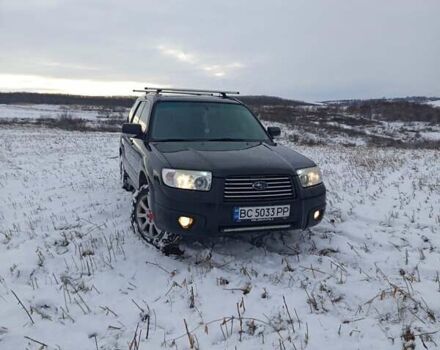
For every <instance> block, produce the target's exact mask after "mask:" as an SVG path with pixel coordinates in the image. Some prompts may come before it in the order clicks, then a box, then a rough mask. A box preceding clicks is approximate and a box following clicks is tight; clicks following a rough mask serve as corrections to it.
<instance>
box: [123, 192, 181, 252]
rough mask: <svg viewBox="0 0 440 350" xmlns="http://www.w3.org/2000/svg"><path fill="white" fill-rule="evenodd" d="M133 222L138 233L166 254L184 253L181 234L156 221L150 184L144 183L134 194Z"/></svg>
mask: <svg viewBox="0 0 440 350" xmlns="http://www.w3.org/2000/svg"><path fill="white" fill-rule="evenodd" d="M131 224H132V226H133V230H134V231H135V233H136V234H139V236H140V237H141V238H142V239H144V240H145V241H146V242H147V243H149V244H151V245H152V246H154V247H156V248H157V249H159V250H160V251H161V252H163V253H164V254H165V255H182V254H183V251H182V250H181V249H180V247H179V242H180V236H178V235H176V234H174V233H171V232H168V231H164V230H160V229H159V228H158V227H157V226H156V225H155V223H154V213H153V211H152V210H151V205H150V190H149V185H148V184H146V185H142V186H141V187H140V188H139V190H138V191H136V192H135V193H134V194H133V206H132V210H131Z"/></svg>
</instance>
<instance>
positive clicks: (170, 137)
mask: <svg viewBox="0 0 440 350" xmlns="http://www.w3.org/2000/svg"><path fill="white" fill-rule="evenodd" d="M150 136H151V139H152V140H153V141H268V137H267V134H266V132H265V131H264V129H263V127H262V126H261V125H260V123H259V122H258V121H257V120H256V118H255V117H254V116H253V115H252V114H251V112H250V111H249V110H248V109H247V108H246V107H244V106H242V105H240V104H235V103H234V104H233V103H219V102H181V101H178V102H177V101H166V102H165V101H163V102H158V103H157V104H156V106H155V109H154V114H153V120H152V128H151V134H150Z"/></svg>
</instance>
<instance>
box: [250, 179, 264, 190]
mask: <svg viewBox="0 0 440 350" xmlns="http://www.w3.org/2000/svg"><path fill="white" fill-rule="evenodd" d="M252 188H253V189H254V190H257V191H263V190H265V189H266V188H267V182H266V181H256V182H254V183H253V184H252Z"/></svg>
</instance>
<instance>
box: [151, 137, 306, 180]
mask: <svg viewBox="0 0 440 350" xmlns="http://www.w3.org/2000/svg"><path fill="white" fill-rule="evenodd" d="M150 145H151V147H152V150H153V152H155V153H156V152H157V153H159V154H160V155H161V156H162V157H164V158H165V160H166V161H167V162H168V166H169V167H170V168H174V169H186V170H207V171H211V172H212V173H213V175H214V176H219V177H222V176H231V175H251V174H253V175H258V174H262V175H264V174H291V173H292V172H294V171H295V170H297V169H301V168H307V167H311V166H314V165H315V163H313V162H312V161H311V160H310V159H308V158H307V157H305V156H303V155H301V154H299V153H298V152H295V151H293V150H292V149H290V148H287V147H285V146H282V145H279V144H273V145H271V144H267V143H264V142H156V143H152V144H150ZM158 156H159V155H158Z"/></svg>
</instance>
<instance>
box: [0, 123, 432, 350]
mask: <svg viewBox="0 0 440 350" xmlns="http://www.w3.org/2000/svg"><path fill="white" fill-rule="evenodd" d="M118 137H119V136H118V134H112V133H98V132H94V133H85V132H68V131H60V130H56V129H43V128H31V127H6V126H1V128H0V349H24V348H26V349H43V348H46V349H131V350H133V349H159V348H164V349H167V348H171V349H189V348H191V347H193V348H200V349H234V348H236V349H329V350H332V349H371V348H374V349H413V348H412V347H411V344H412V343H413V342H414V344H415V347H416V349H422V348H424V347H427V348H429V349H431V348H434V347H437V346H439V345H440V322H439V318H440V277H439V271H440V248H439V246H440V229H439V227H440V161H439V153H438V151H426V150H401V149H393V148H387V149H378V148H377V149H375V148H366V147H356V148H343V147H338V146H328V147H297V146H295V145H291V146H292V147H294V148H296V149H297V150H299V151H300V152H303V153H304V154H306V155H308V156H310V157H311V158H312V159H314V160H315V161H316V162H317V163H318V164H319V165H320V166H321V168H322V169H323V173H324V176H325V182H326V185H327V188H328V211H327V214H326V217H325V219H324V221H323V223H322V224H320V225H319V226H317V227H315V228H312V229H310V230H307V231H305V232H298V231H295V232H285V233H283V234H274V235H269V236H265V237H257V236H252V237H250V236H246V235H237V236H233V237H228V238H224V239H221V240H217V241H208V240H207V241H204V242H201V243H196V242H193V243H186V244H185V245H184V249H185V256H184V257H182V258H172V257H165V256H163V255H161V254H160V253H159V252H157V251H156V250H155V249H154V248H152V247H150V246H148V245H146V244H144V243H143V242H142V241H141V240H140V239H139V237H137V236H135V235H134V233H133V232H132V230H131V227H130V224H129V210H130V205H131V197H130V194H129V193H127V192H124V191H123V190H122V189H121V188H120V186H119V179H118V158H117V150H118ZM42 344H45V345H46V347H44V346H43V345H42ZM404 346H406V347H404Z"/></svg>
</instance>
